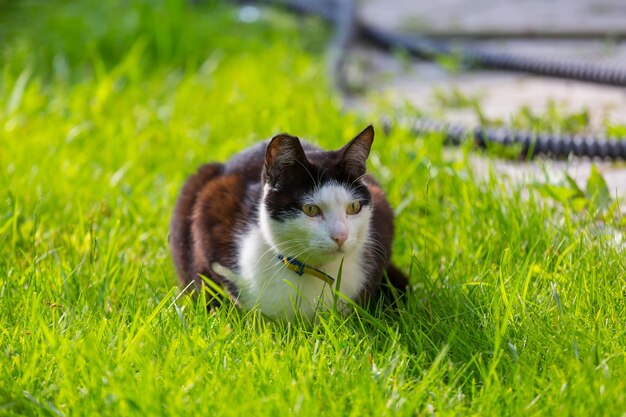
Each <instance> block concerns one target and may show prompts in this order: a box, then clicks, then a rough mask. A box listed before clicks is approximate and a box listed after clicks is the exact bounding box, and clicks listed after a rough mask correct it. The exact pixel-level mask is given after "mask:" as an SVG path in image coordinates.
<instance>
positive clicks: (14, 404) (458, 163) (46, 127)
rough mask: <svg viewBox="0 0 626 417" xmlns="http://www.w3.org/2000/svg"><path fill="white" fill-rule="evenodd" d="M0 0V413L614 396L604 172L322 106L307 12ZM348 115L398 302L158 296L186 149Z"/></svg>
mask: <svg viewBox="0 0 626 417" xmlns="http://www.w3.org/2000/svg"><path fill="white" fill-rule="evenodd" d="M0 5H2V6H1V9H0V60H1V66H0V68H1V71H2V72H1V78H0V143H1V145H0V355H1V356H0V415H8V416H14V415H15V416H17V415H42V416H82V415H84V416H94V415H102V416H151V415H164V416H165V415H167V416H189V415H199V416H200V415H202V416H222V415H224V416H226V415H233V416H247V415H251V416H265V415H267V416H270V415H271V416H287V415H303V416H304V415H310V416H318V415H327V416H344V415H346V416H347V415H355V416H362V415H375V416H380V415H407V416H408V415H431V414H434V415H441V416H443V415H485V416H487V415H524V416H529V415H560V416H565V415H575V416H585V415H598V416H608V415H615V416H621V415H624V414H625V413H626V255H625V250H626V249H625V243H624V237H623V234H624V229H625V225H626V221H624V217H623V215H622V214H620V212H619V210H620V209H619V206H618V205H617V204H614V203H612V202H611V201H608V197H607V196H606V195H604V193H603V191H602V180H601V177H599V176H596V177H595V180H594V181H595V182H592V184H590V187H589V188H588V191H589V194H588V195H586V196H585V195H582V194H581V193H577V191H576V190H574V191H572V188H573V187H572V185H571V184H569V185H568V184H564V185H553V184H547V183H546V184H530V185H528V184H527V185H524V186H521V185H520V186H514V185H511V184H510V183H508V182H506V181H504V180H503V179H502V178H500V177H499V176H497V175H495V174H492V175H491V176H490V177H489V178H478V177H476V176H475V175H474V173H473V170H472V166H471V163H470V159H469V154H470V152H471V150H470V149H469V148H468V147H465V148H463V149H461V150H460V151H459V152H457V153H450V152H447V151H445V150H444V147H443V144H442V141H443V140H442V138H441V137H439V136H437V135H432V136H420V137H415V136H414V135H412V134H411V133H410V132H409V130H407V129H405V128H403V127H402V124H401V123H400V122H399V120H401V119H402V118H403V117H404V116H407V115H411V113H412V112H413V110H411V109H403V110H402V109H401V110H398V109H394V112H395V114H398V117H399V119H398V123H397V125H396V127H395V128H393V129H392V130H391V131H390V132H387V133H385V132H384V131H383V129H382V127H381V126H379V125H377V121H378V116H379V115H380V114H382V112H388V111H390V109H389V108H388V107H385V106H384V105H381V107H380V108H377V109H375V110H374V111H373V112H372V114H370V115H365V114H357V113H353V112H345V111H343V110H342V109H341V103H340V100H339V99H338V97H337V95H336V93H334V92H333V91H332V88H331V83H330V82H329V80H328V79H327V78H326V75H325V69H326V65H325V45H326V41H327V39H328V35H329V31H328V29H327V28H326V27H325V26H324V25H323V24H322V23H321V22H319V21H317V20H315V19H308V18H307V19H295V18H294V17H293V16H290V15H287V14H284V13H280V12H278V11H271V12H264V13H263V14H262V15H261V17H260V18H259V20H258V21H256V22H254V23H246V22H244V21H242V20H240V15H239V9H238V8H236V7H233V6H229V5H227V4H222V3H219V2H215V1H206V2H195V3H192V2H189V3H187V2H182V1H175V0H159V1H141V0H126V1H122V0H111V1H108V2H101V1H96V0H85V1H81V2H76V1H74V2H72V1H48V2H42V1H35V0H28V1H26V0H25V1H22V2H11V1H8V2H7V1H5V2H2V3H0ZM555 117H556V116H555ZM370 122H373V123H374V124H375V127H377V136H376V140H375V142H374V149H373V152H372V156H371V158H370V164H369V169H370V170H371V171H372V172H373V173H374V174H375V175H376V176H377V177H378V178H379V179H380V181H381V183H382V184H383V186H384V188H385V189H386V190H387V193H388V197H389V199H390V201H391V202H392V204H393V206H394V207H395V208H396V213H397V222H396V226H397V234H396V241H395V243H394V251H395V252H394V262H395V263H396V264H397V265H398V266H400V267H401V269H403V270H404V271H406V272H407V273H408V274H410V280H411V290H410V291H409V293H408V295H407V296H406V298H405V299H403V300H401V301H400V302H399V303H398V304H397V305H395V306H392V307H389V306H377V307H373V308H371V309H369V310H357V311H355V312H354V313H353V314H351V315H350V316H348V317H344V316H342V315H341V314H335V313H332V312H331V313H327V314H323V315H321V316H320V318H319V323H318V324H317V325H315V326H313V327H311V326H307V325H305V324H300V323H294V324H289V325H287V324H281V323H273V322H269V321H267V320H264V319H262V318H260V317H259V316H258V315H257V314H255V313H254V312H252V313H245V312H241V311H239V310H237V309H236V308H235V307H234V306H233V305H231V304H230V303H224V305H222V306H220V307H219V308H216V309H214V310H210V311H208V310H207V309H206V308H205V302H206V300H205V299H204V298H203V297H199V298H193V297H190V296H188V295H184V294H183V295H181V294H180V288H179V287H178V286H177V280H176V276H175V272H174V268H173V265H172V263H171V260H170V257H169V249H168V243H167V235H168V222H169V219H170V214H171V211H172V207H173V205H174V202H175V199H176V196H177V193H178V190H179V188H180V186H181V185H182V183H183V181H184V179H185V178H186V177H187V176H188V175H189V174H190V173H192V172H193V171H194V170H195V168H196V167H197V166H198V165H200V164H202V163H204V162H206V161H210V160H225V159H226V158H228V157H229V155H232V154H233V153H235V152H237V151H238V150H241V149H243V148H244V147H246V146H248V145H250V144H253V143H255V142H257V141H259V140H262V139H265V138H267V137H269V136H271V135H272V134H274V133H277V132H279V131H287V132H291V133H293V134H297V135H300V136H301V137H306V138H309V139H310V140H311V141H313V142H315V143H318V144H320V145H322V146H324V147H329V148H336V147H339V146H340V145H342V144H343V143H344V142H345V141H346V140H347V139H349V138H351V137H352V136H353V135H354V134H355V133H357V132H358V131H360V130H361V129H362V128H363V127H364V126H365V125H367V124H368V123H370ZM531 122H532V121H531ZM568 192H569V193H570V194H568ZM577 196H578V197H577ZM602 196H604V197H606V198H604V197H602ZM550 197H552V198H550ZM600 197H602V198H600Z"/></svg>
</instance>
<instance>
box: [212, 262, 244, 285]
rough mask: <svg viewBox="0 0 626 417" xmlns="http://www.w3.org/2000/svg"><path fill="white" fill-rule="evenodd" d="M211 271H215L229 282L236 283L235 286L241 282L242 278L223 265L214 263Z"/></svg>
mask: <svg viewBox="0 0 626 417" xmlns="http://www.w3.org/2000/svg"><path fill="white" fill-rule="evenodd" d="M211 269H213V271H214V272H215V273H217V274H220V275H221V276H223V277H224V278H226V279H227V280H229V281H231V282H234V283H235V284H237V283H239V282H240V281H241V277H240V276H239V274H237V273H235V272H233V271H232V270H230V269H228V268H226V267H225V266H224V265H222V264H221V263H219V262H213V263H212V264H211Z"/></svg>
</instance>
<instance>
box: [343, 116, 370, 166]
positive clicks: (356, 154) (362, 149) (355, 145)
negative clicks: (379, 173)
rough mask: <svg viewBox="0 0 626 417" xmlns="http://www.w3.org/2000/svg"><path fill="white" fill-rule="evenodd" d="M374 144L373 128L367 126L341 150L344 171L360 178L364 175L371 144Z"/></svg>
mask: <svg viewBox="0 0 626 417" xmlns="http://www.w3.org/2000/svg"><path fill="white" fill-rule="evenodd" d="M373 142H374V128H373V127H372V125H369V126H368V127H366V128H365V129H363V131H362V132H361V133H359V134H358V135H356V137H355V138H354V139H352V140H351V141H350V142H348V144H347V145H346V146H344V147H343V148H341V151H342V155H341V159H342V161H343V166H344V167H345V169H346V171H347V172H348V173H349V174H351V175H354V176H355V177H360V176H362V175H363V174H365V170H366V169H367V165H366V161H367V157H368V156H369V154H370V149H372V143H373Z"/></svg>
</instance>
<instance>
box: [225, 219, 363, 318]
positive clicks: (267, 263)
mask: <svg viewBox="0 0 626 417" xmlns="http://www.w3.org/2000/svg"><path fill="white" fill-rule="evenodd" d="M362 258H363V250H362V249H357V250H355V251H353V252H351V253H349V254H346V255H345V256H344V257H343V266H342V273H341V283H340V285H341V288H339V291H340V292H341V293H342V294H344V295H345V296H346V297H348V298H352V299H353V298H355V297H356V296H357V295H358V294H359V292H360V290H361V288H362V287H363V284H364V281H365V274H364V271H363V268H362V261H363V259H362ZM238 264H239V268H240V271H239V274H237V275H236V276H235V277H232V276H231V278H232V279H234V280H235V284H236V285H237V287H238V289H239V302H240V303H241V305H242V306H243V307H244V308H245V309H252V308H258V309H260V311H261V312H263V314H265V315H267V316H269V317H272V318H286V319H288V320H290V319H293V318H294V317H295V315H296V312H297V311H299V312H300V314H302V315H304V316H307V317H309V318H310V317H312V316H313V314H314V313H315V311H316V310H318V309H325V308H329V307H330V306H332V305H333V300H334V297H333V294H332V290H331V286H330V285H329V284H328V283H326V282H324V281H322V280H321V279H319V278H317V277H314V276H312V275H308V274H303V275H301V276H300V275H298V274H297V273H296V272H294V271H291V270H289V269H287V268H286V267H285V266H284V265H283V264H282V263H281V262H280V260H279V259H278V258H277V253H276V251H275V249H274V248H273V247H272V246H271V245H270V244H269V243H267V242H266V241H265V239H264V237H263V233H262V231H261V228H260V227H254V228H252V229H251V230H250V231H249V232H248V233H246V235H245V236H243V239H242V241H241V247H240V251H239V262H238ZM340 265H341V258H338V259H334V260H333V261H331V262H328V263H326V264H323V265H316V268H318V269H320V270H322V271H324V272H326V273H327V274H329V275H331V276H333V277H335V278H337V277H338V274H339V269H340ZM334 285H336V283H335V284H334Z"/></svg>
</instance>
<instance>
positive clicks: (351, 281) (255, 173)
mask: <svg viewBox="0 0 626 417" xmlns="http://www.w3.org/2000/svg"><path fill="white" fill-rule="evenodd" d="M373 140H374V128H373V127H372V126H368V127H367V128H365V129H364V130H363V131H362V132H361V133H359V134H358V135H357V136H356V137H354V139H352V140H351V141H350V142H349V143H347V144H346V145H345V146H343V147H342V148H341V149H339V150H336V151H323V150H321V149H319V148H317V147H315V146H314V145H311V144H309V143H307V142H304V141H300V140H299V139H298V138H297V137H295V136H290V135H288V134H279V135H276V136H274V137H273V138H272V139H271V140H269V141H265V142H262V143H259V144H257V145H255V146H253V147H251V148H248V149H247V150H244V151H242V152H240V153H239V154H237V155H235V156H234V157H233V158H232V159H230V160H229V161H228V162H226V163H224V164H222V163H210V164H206V165H203V166H202V167H200V168H199V169H198V172H197V173H196V174H194V175H192V176H191V177H190V178H189V179H188V180H187V182H186V183H185V184H184V186H183V188H182V191H181V193H180V195H179V197H178V200H177V203H176V206H175V208H174V215H173V217H172V221H171V225H170V228H171V230H170V246H171V250H172V257H173V260H174V263H175V266H176V269H177V272H178V275H179V277H180V280H181V282H182V284H183V286H185V287H187V286H191V285H192V284H191V283H192V282H193V283H195V286H196V287H197V288H200V287H201V285H202V276H204V277H207V278H210V279H211V280H213V281H214V282H215V283H216V284H218V285H220V286H222V287H223V288H225V289H226V290H227V291H228V292H229V293H230V295H231V296H232V297H233V298H234V299H235V300H236V301H237V303H238V304H239V305H240V306H242V307H243V308H244V309H246V310H247V309H253V308H258V309H259V310H260V311H261V312H262V313H263V314H264V315H265V316H267V317H270V318H272V319H286V320H293V319H294V318H295V317H296V316H297V315H301V316H303V317H307V318H309V319H310V318H312V317H313V316H314V315H315V312H316V311H317V309H319V308H328V307H329V306H330V305H331V304H332V303H333V300H335V299H334V298H333V291H332V289H336V290H338V291H339V292H340V293H341V294H343V295H344V296H345V297H347V298H349V299H352V300H354V301H356V302H357V303H360V304H362V305H363V304H366V303H367V302H368V301H369V300H371V299H372V297H373V296H375V295H376V294H377V293H378V291H379V290H380V287H381V282H382V280H383V275H384V274H385V273H386V274H387V276H388V278H389V281H390V283H391V284H392V285H393V286H394V287H396V288H398V289H400V290H404V289H405V288H406V286H407V283H408V282H407V278H406V277H405V276H404V275H403V274H402V272H400V271H399V270H398V269H397V268H395V267H393V266H392V265H391V264H390V257H391V244H392V239H393V233H394V227H393V212H392V210H391V207H390V206H389V203H388V202H387V200H386V198H385V195H384V193H383V191H382V189H381V188H380V186H379V185H378V183H377V182H376V181H375V180H374V178H373V177H372V176H371V175H369V174H367V173H366V160H367V158H368V156H369V153H370V149H371V146H372V143H373ZM338 285H339V288H337V286H338ZM331 288H332V289H331ZM339 299H341V298H339Z"/></svg>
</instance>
